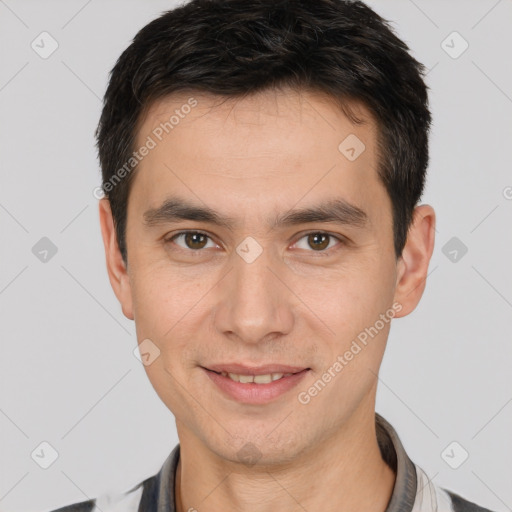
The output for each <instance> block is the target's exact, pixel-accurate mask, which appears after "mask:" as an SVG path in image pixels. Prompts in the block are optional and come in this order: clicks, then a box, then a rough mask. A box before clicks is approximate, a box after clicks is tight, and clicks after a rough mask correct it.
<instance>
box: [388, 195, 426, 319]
mask: <svg viewBox="0 0 512 512" xmlns="http://www.w3.org/2000/svg"><path fill="white" fill-rule="evenodd" d="M435 221H436V217H435V211H434V209H433V208H432V207H431V206H430V205H427V204H425V205H421V206H417V207H416V208H415V209H414V212H413V222H412V224H411V226H410V229H409V232H408V235H407V242H406V244H405V247H404V250H403V252H402V256H401V257H400V258H399V260H398V263H397V266H398V268H397V283H396V289H395V301H396V302H399V303H400V304H401V305H402V310H401V311H400V313H399V314H397V315H396V317H397V318H399V317H402V316H406V315H408V314H409V313H411V312H412V311H413V310H414V309H415V308H416V306H417V305H418V303H419V301H420V299H421V297H422V295H423V291H424V290H425V286H426V279H427V274H428V266H429V263H430V258H431V257H432V253H433V251H434V241H435Z"/></svg>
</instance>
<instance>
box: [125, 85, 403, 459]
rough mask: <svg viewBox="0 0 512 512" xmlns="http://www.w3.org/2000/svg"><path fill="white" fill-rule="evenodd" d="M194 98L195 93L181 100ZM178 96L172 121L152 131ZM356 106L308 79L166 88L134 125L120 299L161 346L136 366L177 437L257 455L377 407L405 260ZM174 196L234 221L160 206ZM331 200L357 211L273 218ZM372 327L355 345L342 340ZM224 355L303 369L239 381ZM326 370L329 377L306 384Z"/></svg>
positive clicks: (228, 453)
mask: <svg viewBox="0 0 512 512" xmlns="http://www.w3.org/2000/svg"><path fill="white" fill-rule="evenodd" d="M190 96H193V97H194V98H195V99H196V100H197V105H196V106H194V107H193V108H190V109H189V108H187V107H185V108H183V105H186V104H190V103H188V99H189V97H190ZM176 109H177V110H178V111H179V112H180V113H181V115H179V122H178V123H176V124H174V126H173V128H172V129H171V130H170V129H169V125H167V129H168V131H169V133H168V134H166V133H165V131H164V132H163V134H162V128H161V126H162V125H161V123H165V122H166V121H168V120H169V118H170V117H171V116H172V115H173V114H174V113H175V110H176ZM185 112H188V113H187V114H184V113H185ZM356 112H357V113H358V114H359V115H366V120H367V122H366V123H365V124H362V125H357V126H356V125H352V124H351V123H350V121H349V120H348V119H347V118H346V117H345V116H344V115H343V114H342V113H341V112H340V111H339V109H337V108H336V107H335V105H334V104H333V103H331V102H329V101H328V100H327V99H325V98H323V97H322V96H320V95H313V94H309V93H308V94H305V93H303V94H302V95H298V94H297V93H291V92H289V93H288V94H283V93H274V92H267V93H264V94H259V95H257V96H252V97H250V98H247V99H241V100H233V99H229V100H226V101H224V102H223V103H222V102H221V101H219V99H218V98H214V97H212V96H206V95H204V96H203V95H198V94H192V95H189V96H187V95H181V96H177V95H176V96H173V97H170V98H167V99H166V100H162V101H159V102H157V103H156V104H155V105H154V106H153V107H152V109H151V110H150V111H149V113H148V115H147V116H146V118H145V119H144V120H143V122H142V123H141V125H140V127H139V131H138V139H137V143H136V148H139V147H141V146H143V145H144V144H147V141H148V139H147V137H148V136H150V137H151V138H152V139H153V141H154V142H155V143H156V146H155V147H153V148H152V149H150V151H149V152H148V154H147V156H145V157H144V158H143V160H142V161H141V163H140V164H139V167H138V169H137V171H136V175H135V176H134V178H135V179H134V182H133V184H132V189H131V192H130V197H129V204H128V213H127V233H126V241H127V253H128V270H127V277H126V283H125V286H124V292H122V293H119V294H118V297H120V298H121V302H122V305H123V311H124V313H125V315H127V316H128V317H129V318H134V319H135V324H136V331H137V338H138V341H139V343H140V342H142V341H143V340H146V339H149V340H151V342H150V343H151V345H150V346H151V347H153V348H152V350H153V355H152V356H150V357H154V354H155V353H158V350H159V351H160V353H159V356H158V357H156V358H155V359H154V361H153V362H152V363H151V364H149V365H148V366H146V367H145V369H146V371H147V375H148V377H149V379H150V381H151V383H152V385H153V386H154V388H155V390H156V391H157V393H158V395H159V396H160V398H161V399H162V400H163V402H164V403H165V404H166V405H167V407H168V408H169V409H170V410H171V411H172V412H173V414H174V415H175V417H176V419H177V425H178V433H179V434H180V437H181V436H183V437H185V436H188V438H189V439H191V440H195V441H196V442H200V443H201V444H202V445H203V446H206V447H208V448H209V449H210V450H211V451H212V452H214V453H216V454H218V455H220V456H221V457H223V458H225V459H229V460H234V461H235V460H237V459H238V458H239V455H237V453H238V452H239V451H240V450H241V449H242V448H243V447H244V446H245V447H247V446H250V445H248V444H247V443H252V444H253V445H255V446H256V447H257V450H258V451H259V452H258V453H259V454H260V455H258V457H260V456H261V462H265V461H266V462H272V461H274V462H275V461H277V460H281V461H282V460H286V459H288V460H289V459H291V458H293V456H294V455H295V454H299V453H304V452H305V451H307V450H308V449H309V447H314V446H315V445H318V443H321V442H322V441H323V440H326V439H327V438H328V437H329V436H332V435H333V434H334V433H335V432H339V431H340V429H341V428H342V427H343V425H348V424H349V422H350V421H351V420H352V421H353V420H354V418H357V417H359V418H362V417H364V416H365V415H368V413H369V411H371V412H370V414H373V410H374V409H373V407H374V393H375V386H376V374H377V373H378V368H379V366H380V363H381V360H382V356H383V352H384V348H385V343H386V339H387V337H388V332H389V326H390V323H389V321H382V320H381V321H380V322H377V321H378V320H379V319H382V316H381V315H387V318H388V319H389V320H390V318H391V316H390V315H389V311H390V310H391V311H392V305H393V303H394V302H395V301H396V300H397V296H396V293H395V292H396V284H397V281H398V279H399V277H400V276H399V273H400V272H399V271H400V268H401V267H400V262H401V260H398V262H397V260H396V258H395V254H394V250H393V225H392V213H391V202H390V199H389V197H388V195H387V193H386V190H385V188H384V187H383V185H382V184H381V183H380V181H379V180H378V177H377V164H378V155H377V153H376V125H375V124H374V122H373V121H372V120H371V118H370V116H369V114H368V112H367V111H366V110H365V109H364V108H363V107H361V106H359V110H356ZM175 121H176V118H175V119H174V122H175ZM159 127H160V129H158V128H159ZM155 134H158V136H156V135H155ZM349 136H350V138H349V139H348V140H347V142H345V143H344V144H342V146H341V148H339V146H340V143H342V142H343V141H344V140H345V139H346V138H347V137H349ZM354 136H355V137H357V139H356V138H355V137H354ZM159 137H160V138H161V139H162V140H161V141H160V140H159ZM358 140H359V141H360V142H362V143H363V144H364V148H365V149H364V150H363V151H362V152H361V153H360V154H359V156H357V154H358V153H359V152H360V151H361V149H362V147H363V146H361V145H360V142H358ZM150 145H151V146H152V145H153V144H151V143H150ZM351 148H354V151H352V149H351ZM354 156H356V158H355V159H354ZM170 198H173V199H175V200H179V201H182V202H186V203H189V204H190V205H193V206H195V207H198V208H208V209H210V210H212V211H214V212H216V214H217V215H218V216H219V217H220V218H224V217H229V218H230V220H231V222H232V225H231V226H230V227H228V226H224V225H219V224H217V223H212V222H210V221H208V220H186V219H174V220H173V219H172V218H166V217H165V215H163V214H161V215H156V214H155V213H154V212H155V210H156V209H158V208H160V207H161V206H162V205H163V204H164V202H165V201H166V200H168V199H170ZM334 200H342V201H345V202H346V203H347V204H348V205H352V206H353V207H356V208H358V209H359V210H361V211H362V212H364V214H365V215H362V214H361V212H359V215H354V214H353V215H347V213H350V212H348V209H345V214H346V215H345V221H338V220H335V219H331V220H328V221H325V220H322V221H315V220H314V219H313V221H311V219H309V221H308V222H299V223H286V222H282V223H278V224H275V222H274V221H275V220H276V219H280V218H283V217H284V216H285V215H289V214H292V213H293V212H295V211H296V210H302V209H306V208H311V209H317V208H320V207H322V205H326V204H327V203H328V202H330V201H334ZM151 211H153V215H151V214H147V215H146V216H145V213H146V212H151ZM161 213H162V212H161ZM342 213H343V212H342ZM299 220H300V219H299ZM185 231H188V232H189V234H188V235H187V233H183V232H185ZM197 231H199V233H197ZM176 235H179V236H176ZM173 236H176V237H175V238H174V239H173V240H171V238H172V237H173ZM397 263H398V264H397ZM386 312H388V313H386ZM395 316H401V315H395ZM376 322H377V324H376ZM382 324H384V325H383V326H382ZM375 325H377V326H378V327H380V328H377V329H376V328H375ZM370 327H373V330H372V331H371V332H372V334H373V335H372V336H370V335H368V331H366V332H367V343H366V344H364V345H363V343H361V342H360V341H359V342H358V345H359V346H360V350H359V351H357V349H355V348H354V345H353V341H354V340H356V339H358V338H357V337H358V335H360V333H362V332H363V331H365V329H368V328H370ZM375 329H376V330H377V331H378V332H377V334H375ZM359 339H361V337H360V338H359ZM146 343H148V342H146ZM153 344H154V345H153ZM154 346H156V347H157V348H158V350H156V349H155V347H154ZM351 347H352V354H353V357H352V358H350V359H349V360H347V357H344V354H346V353H347V351H351ZM150 352H151V351H150ZM355 352H357V353H355ZM338 356H342V357H343V360H344V361H345V362H346V364H343V365H342V369H341V370H339V366H336V365H335V363H336V361H340V360H339V359H338ZM229 364H239V365H243V366H246V367H250V368H252V367H259V366H262V365H288V366H291V367H294V371H293V372H288V373H294V372H298V371H299V370H302V369H305V371H303V372H302V373H301V374H300V375H299V376H291V377H285V378H284V379H283V381H286V379H291V380H289V381H288V382H290V384H288V385H285V384H283V383H281V384H279V385H278V386H276V385H275V384H257V383H249V384H247V383H245V384H244V383H238V384H236V383H233V382H232V381H231V380H230V379H229V377H222V376H221V375H218V374H213V373H212V372H211V371H210V370H211V368H212V367H215V368H216V369H217V370H220V369H221V368H222V367H224V366H226V365H229ZM333 366H335V367H336V368H337V369H338V370H337V371H336V370H334V371H333ZM329 368H331V379H329V382H327V383H326V382H325V380H326V378H325V377H324V380H323V382H324V384H325V385H324V386H318V384H317V388H318V390H319V391H317V393H315V392H314V391H313V392H311V393H310V392H308V390H309V389H310V388H311V387H312V386H313V385H314V384H315V382H317V381H318V380H319V379H320V380H322V376H323V375H324V374H325V372H326V371H328V369H329ZM209 369H210V370H209ZM235 373H236V372H235ZM240 373H242V372H240ZM274 373H275V372H274ZM277 373H279V372H277ZM284 373H286V372H284ZM228 380H229V382H227V381H228ZM292 384H293V385H292ZM241 386H247V387H246V388H244V389H245V391H246V392H244V390H242V388H241ZM256 386H266V387H267V388H266V389H270V391H264V389H265V388H263V387H262V388H258V389H256V388H255V387H256ZM279 386H280V387H279ZM253 389H254V391H252V390H253ZM229 390H231V391H229ZM233 393H234V394H233ZM266 393H268V394H266ZM308 397H309V399H308ZM244 449H246V448H244ZM242 453H243V451H242Z"/></svg>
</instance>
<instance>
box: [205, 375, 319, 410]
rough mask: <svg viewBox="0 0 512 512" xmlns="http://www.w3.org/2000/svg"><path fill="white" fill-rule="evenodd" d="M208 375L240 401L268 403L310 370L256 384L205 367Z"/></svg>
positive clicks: (229, 394) (294, 384) (295, 383)
mask: <svg viewBox="0 0 512 512" xmlns="http://www.w3.org/2000/svg"><path fill="white" fill-rule="evenodd" d="M203 370H204V371H205V372H206V374H207V375H208V377H210V379H211V380H212V381H213V382H214V384H216V385H217V386H218V387H219V388H220V390H221V391H223V392H224V393H225V394H226V395H228V396H229V397H231V398H234V399H235V400H237V401H238V402H243V403H246V404H266V403H268V402H270V401H272V400H274V399H275V398H277V397H279V396H281V395H284V394H285V393H286V392H287V391H290V390H291V389H292V388H294V387H295V386H296V385H297V384H298V383H299V382H300V381H301V380H302V379H303V378H304V376H305V375H306V373H307V372H308V371H309V370H307V369H306V370H302V371H301V372H298V373H294V374H293V375H290V376H288V377H282V378H280V379H278V380H274V381H272V382H269V383H268V384H255V383H254V382H249V383H247V384H243V383H241V382H235V381H234V380H231V379H230V378H229V377H224V376H223V375H220V374H218V373H215V372H213V371H211V370H207V369H206V368H203Z"/></svg>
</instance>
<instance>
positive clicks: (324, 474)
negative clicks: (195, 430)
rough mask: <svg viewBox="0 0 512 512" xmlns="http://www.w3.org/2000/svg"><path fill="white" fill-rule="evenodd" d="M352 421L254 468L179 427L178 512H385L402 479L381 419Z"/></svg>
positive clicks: (181, 426)
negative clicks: (288, 456) (386, 453)
mask: <svg viewBox="0 0 512 512" xmlns="http://www.w3.org/2000/svg"><path fill="white" fill-rule="evenodd" d="M348 423H350V424H346V425H344V426H343V427H342V428H339V429H337V430H336V433H335V435H333V436H331V437H329V438H327V439H324V440H323V441H322V443H321V444H318V445H315V447H314V449H312V450H309V451H307V452H304V453H303V454H301V455H300V456H297V457H296V458H295V459H294V460H293V461H291V462H287V463H286V464H279V465H277V464H268V465H260V464H258V463H256V464H254V465H252V466H246V465H244V464H241V463H238V462H233V461H230V460H226V459H224V458H222V457H219V456H218V455H217V454H215V453H213V452H212V451H211V450H209V449H208V448H207V447H206V446H205V445H204V444H203V443H202V442H201V441H200V440H198V439H197V437H195V436H193V435H191V434H190V432H189V431H187V430H186V429H184V427H183V425H181V424H180V425H178V424H177V426H178V433H179V434H181V435H179V438H180V461H179V464H178V467H177V472H176V482H175V483H176V485H175V489H176V492H175V499H176V511H177V512H190V511H195V510H200V511H201V512H214V511H218V510H225V511H227V512H231V511H236V510H251V512H271V511H274V510H281V511H283V512H288V511H289V512H292V511H296V510H299V509H302V510H322V511H324V512H334V511H336V512H349V511H350V512H358V511H361V512H363V511H368V510H373V511H376V512H385V510H386V508H387V505H388V503H389V500H390V498H391V494H392V492H393V487H394V483H395V473H394V472H393V470H392V469H391V468H390V467H389V466H388V465H387V464H386V463H385V462H384V460H383V459H382V455H381V452H380V448H379V445H378V442H377V435H376V431H375V416H374V413H373V414H371V415H370V414H366V415H365V420H364V421H361V418H351V420H350V421H349V422H348ZM180 430H181V432H180ZM369 490H371V492H369Z"/></svg>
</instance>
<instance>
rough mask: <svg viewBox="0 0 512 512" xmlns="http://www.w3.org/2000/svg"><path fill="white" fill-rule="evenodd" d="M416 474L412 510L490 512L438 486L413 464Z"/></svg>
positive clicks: (422, 511) (417, 511) (420, 511)
mask: <svg viewBox="0 0 512 512" xmlns="http://www.w3.org/2000/svg"><path fill="white" fill-rule="evenodd" d="M415 468H416V476H417V487H416V489H417V490H416V498H415V501H414V507H413V509H412V512H424V511H436V512H492V511H491V510H489V509H488V508H484V507H481V506H480V505H477V504H476V503H473V502H471V501H468V500H466V499H465V498H463V497H462V496H460V495H459V494H456V493H455V492H453V491H450V490H448V489H445V488H443V487H441V486H438V485H436V484H434V482H432V480H433V479H432V478H428V476H427V474H426V473H425V472H424V471H423V470H422V469H421V468H420V467H419V466H418V465H415Z"/></svg>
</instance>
